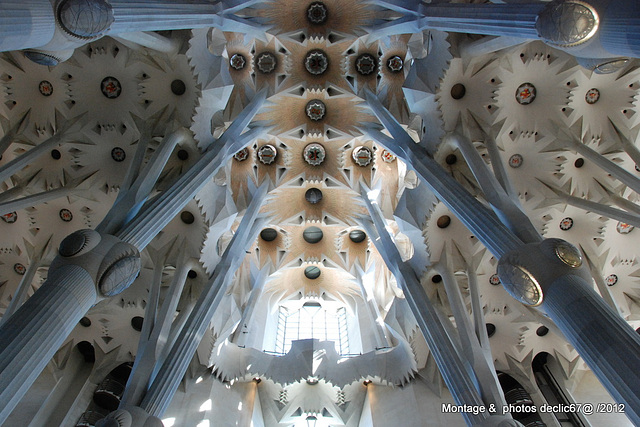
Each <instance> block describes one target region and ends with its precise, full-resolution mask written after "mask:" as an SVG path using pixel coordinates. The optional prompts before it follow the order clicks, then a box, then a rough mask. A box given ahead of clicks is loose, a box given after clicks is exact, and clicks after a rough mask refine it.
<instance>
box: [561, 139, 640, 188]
mask: <svg viewBox="0 0 640 427" xmlns="http://www.w3.org/2000/svg"><path fill="white" fill-rule="evenodd" d="M564 142H565V143H566V144H567V148H569V149H573V150H575V151H576V152H577V153H578V154H582V155H583V156H584V157H586V158H587V159H588V160H591V161H592V162H593V163H595V164H596V165H597V166H598V167H599V168H601V169H602V170H604V171H606V172H607V173H609V174H611V176H613V177H614V178H615V179H617V180H618V181H620V182H622V183H623V184H624V185H626V186H627V187H629V188H631V189H632V190H633V191H635V192H636V193H639V194H640V179H638V177H636V176H634V175H633V174H632V173H630V172H627V171H626V170H625V169H623V168H622V167H620V166H618V165H617V164H615V163H613V162H612V161H611V160H609V159H607V158H606V157H604V156H603V155H602V154H600V153H598V152H597V151H595V150H593V149H592V148H590V147H588V146H587V145H586V144H583V143H582V142H580V141H577V140H575V139H571V138H567V139H565V141H564Z"/></svg>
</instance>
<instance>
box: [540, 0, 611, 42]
mask: <svg viewBox="0 0 640 427" xmlns="http://www.w3.org/2000/svg"><path fill="white" fill-rule="evenodd" d="M598 26H599V18H598V13H597V12H596V10H595V9H594V8H593V7H592V6H591V5H590V4H588V3H585V2H582V1H579V0H566V1H552V2H549V3H548V4H547V5H546V6H545V7H544V9H542V11H541V12H540V13H539V14H538V19H537V20H536V29H537V30H538V34H539V35H540V37H541V38H542V39H543V40H544V41H546V42H547V43H549V44H552V45H555V46H561V47H571V46H576V45H579V44H581V43H584V42H586V41H587V40H589V39H591V38H592V37H593V36H594V35H595V33H596V32H597V31H598Z"/></svg>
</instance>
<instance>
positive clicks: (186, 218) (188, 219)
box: [180, 211, 196, 225]
mask: <svg viewBox="0 0 640 427" xmlns="http://www.w3.org/2000/svg"><path fill="white" fill-rule="evenodd" d="M180 220H181V221H182V222H183V223H185V224H187V225H189V224H193V223H194V222H195V220H196V217H195V216H193V214H192V213H191V212H189V211H182V212H181V213H180Z"/></svg>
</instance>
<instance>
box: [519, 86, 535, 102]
mask: <svg viewBox="0 0 640 427" xmlns="http://www.w3.org/2000/svg"><path fill="white" fill-rule="evenodd" d="M534 99H536V87H535V86H534V85H532V84H531V83H522V84H521V85H520V86H518V89H516V101H518V104H521V105H527V104H531V103H532V102H533V100H534Z"/></svg>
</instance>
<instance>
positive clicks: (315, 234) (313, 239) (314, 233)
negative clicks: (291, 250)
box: [302, 227, 324, 243]
mask: <svg viewBox="0 0 640 427" xmlns="http://www.w3.org/2000/svg"><path fill="white" fill-rule="evenodd" d="M323 236H324V234H323V233H322V230H320V229H319V228H318V227H309V228H307V229H305V230H304V231H303V232H302V238H303V239H304V240H305V242H307V243H318V242H319V241H320V240H322V237H323Z"/></svg>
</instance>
